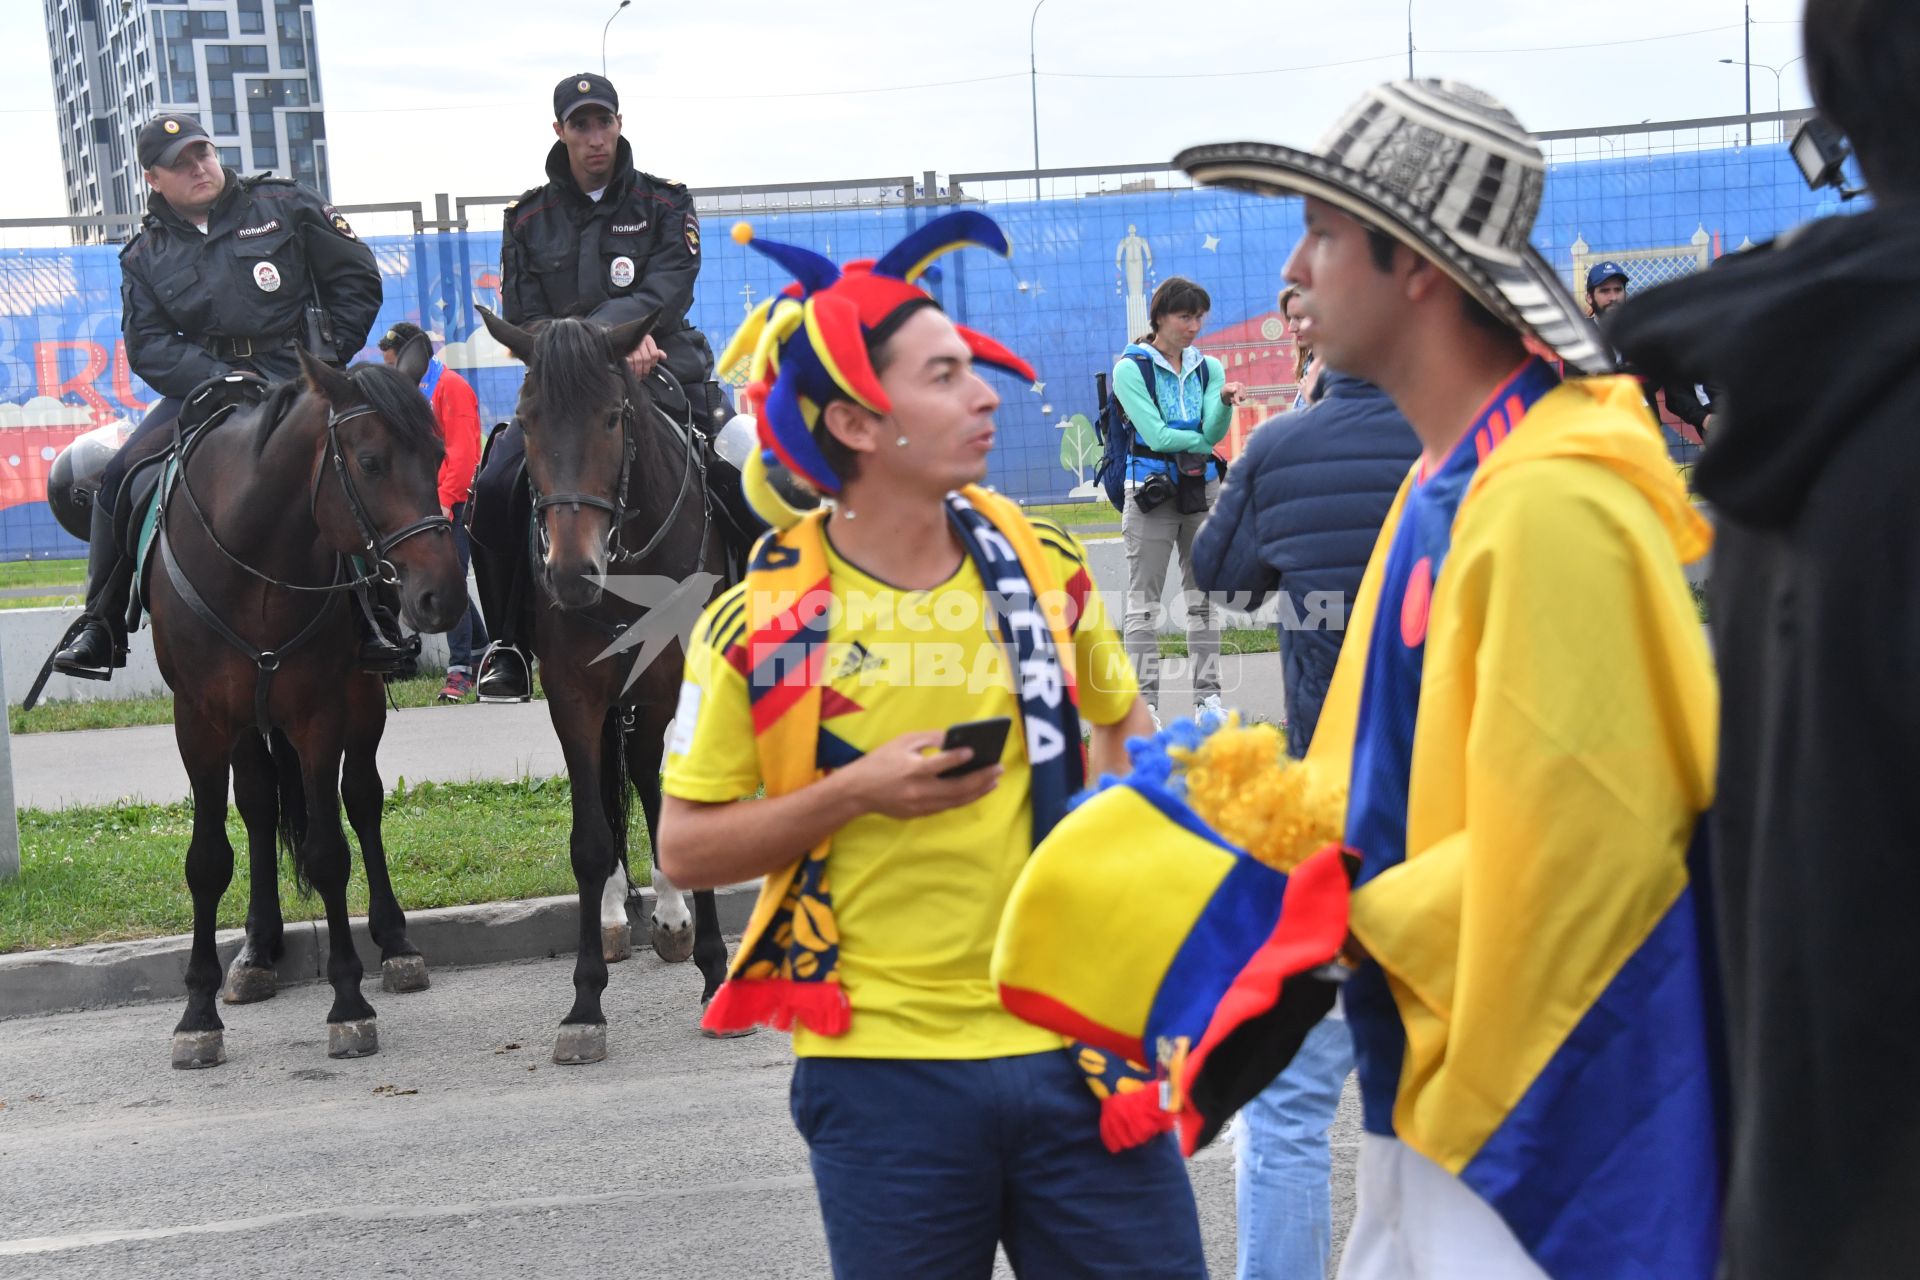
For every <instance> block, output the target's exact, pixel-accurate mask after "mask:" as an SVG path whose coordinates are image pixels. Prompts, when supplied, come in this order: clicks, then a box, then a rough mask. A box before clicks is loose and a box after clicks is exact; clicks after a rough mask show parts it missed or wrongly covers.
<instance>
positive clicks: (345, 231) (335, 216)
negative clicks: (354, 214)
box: [320, 205, 360, 240]
mask: <svg viewBox="0 0 1920 1280" xmlns="http://www.w3.org/2000/svg"><path fill="white" fill-rule="evenodd" d="M320 212H321V214H322V215H323V216H324V217H325V218H326V220H327V221H328V222H329V223H331V224H332V226H333V229H334V230H335V231H337V232H339V233H340V234H341V235H343V236H345V237H346V238H347V239H349V240H358V239H359V238H360V237H359V236H356V235H355V234H353V228H352V227H350V226H348V225H347V220H346V218H345V216H344V215H342V214H341V212H340V211H339V210H338V209H336V208H334V207H333V206H332V205H328V206H327V207H326V208H324V209H322V210H321V211H320Z"/></svg>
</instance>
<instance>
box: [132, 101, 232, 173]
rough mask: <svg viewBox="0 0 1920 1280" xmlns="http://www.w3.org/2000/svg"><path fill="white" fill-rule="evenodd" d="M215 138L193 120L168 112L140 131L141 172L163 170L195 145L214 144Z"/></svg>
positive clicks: (149, 122)
mask: <svg viewBox="0 0 1920 1280" xmlns="http://www.w3.org/2000/svg"><path fill="white" fill-rule="evenodd" d="M212 141H213V139H212V138H210V137H208V136H207V131H206V130H205V129H204V128H202V127H201V124H200V122H199V121H198V120H195V119H194V118H193V117H192V116H183V115H177V114H174V113H172V112H169V113H168V114H166V115H163V116H155V117H154V118H153V119H152V120H149V121H148V122H147V123H146V124H145V125H144V126H143V127H142V128H141V130H140V139H139V144H138V149H139V152H140V167H141V168H142V169H162V168H165V167H166V166H167V165H170V164H172V163H173V162H174V160H175V159H177V158H178V157H179V155H180V153H181V152H182V151H185V150H186V149H187V148H188V147H189V146H191V145H192V144H194V143H196V142H206V143H209V144H211V143H212Z"/></svg>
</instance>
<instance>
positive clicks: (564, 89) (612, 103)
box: [553, 71, 620, 121]
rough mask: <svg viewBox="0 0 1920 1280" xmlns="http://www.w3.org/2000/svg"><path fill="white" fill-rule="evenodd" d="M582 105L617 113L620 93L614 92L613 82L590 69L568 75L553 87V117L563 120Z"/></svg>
mask: <svg viewBox="0 0 1920 1280" xmlns="http://www.w3.org/2000/svg"><path fill="white" fill-rule="evenodd" d="M582 107H605V108H606V109H607V110H609V111H611V112H613V113H614V114H615V115H618V114H619V112H620V95H619V94H618V93H616V92H614V88H613V82H612V81H610V80H608V79H607V78H606V77H605V76H597V75H595V74H593V72H591V71H582V72H581V73H580V74H579V75H576V76H568V77H567V78H566V79H565V80H562V81H561V82H560V83H559V84H557V85H555V86H554V87H553V118H554V119H555V120H560V121H565V120H566V118H567V117H568V116H570V115H572V114H573V113H574V112H576V111H578V110H579V109H580V108H582Z"/></svg>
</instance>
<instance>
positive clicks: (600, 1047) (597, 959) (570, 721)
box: [547, 685, 624, 1066]
mask: <svg viewBox="0 0 1920 1280" xmlns="http://www.w3.org/2000/svg"><path fill="white" fill-rule="evenodd" d="M547 711H548V714H549V715H550V716H551V717H552V719H553V728H554V732H555V734H556V735H558V737H559V739H560V749H561V752H562V753H563V754H564V755H565V756H566V761H567V778H568V781H569V782H570V784H571V790H572V793H573V831H572V834H571V835H570V837H569V839H568V852H569V854H570V856H571V858H572V861H573V878H574V881H575V883H576V884H577V885H578V886H579V892H580V943H579V950H578V954H577V955H576V957H575V960H574V966H573V1007H572V1008H571V1009H569V1010H568V1011H567V1016H566V1017H565V1018H562V1019H561V1020H560V1033H559V1035H558V1037H557V1038H556V1039H555V1040H554V1045H553V1060H554V1061H555V1062H557V1063H559V1064H561V1065H562V1066H580V1065H583V1064H585V1063H589V1062H599V1061H601V1060H603V1059H604V1058H605V1057H606V1056H607V1017H606V1014H605V1013H604V1012H602V1010H601V1007H600V993H601V992H603V991H605V990H606V989H607V961H606V956H605V954H604V953H603V951H602V949H601V937H600V904H601V901H602V897H603V895H604V894H605V892H606V887H607V879H608V877H609V876H610V875H611V874H612V872H613V869H614V867H615V866H616V865H618V862H619V859H618V858H617V857H616V856H615V854H614V848H615V837H614V833H613V830H612V828H611V827H610V826H609V825H608V822H607V801H606V797H605V795H604V793H603V787H604V786H605V784H606V782H607V779H606V778H605V777H603V776H602V772H601V768H602V765H603V764H604V763H605V760H606V747H607V743H606V737H607V736H608V731H607V726H608V725H609V724H610V723H611V722H612V717H611V716H610V715H609V713H608V710H607V707H606V704H605V703H603V702H601V701H599V700H598V699H596V698H588V697H583V696H580V695H578V694H568V693H563V692H562V691H561V690H560V689H558V688H557V687H555V686H554V685H549V686H548V691H547ZM623 784H624V780H623Z"/></svg>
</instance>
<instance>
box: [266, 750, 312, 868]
mask: <svg viewBox="0 0 1920 1280" xmlns="http://www.w3.org/2000/svg"><path fill="white" fill-rule="evenodd" d="M268 747H269V749H270V751H271V752H272V755H273V772H274V787H275V790H277V791H278V792H279V795H280V804H279V814H278V817H277V819H276V822H277V825H278V826H279V829H280V851H281V852H282V853H283V854H285V855H286V858H287V867H288V869H289V870H290V871H292V872H293V883H294V886H295V887H296V888H297V889H299V891H300V892H301V893H302V894H306V893H309V892H311V891H312V889H313V885H312V884H311V883H310V882H309V881H308V880H307V864H306V863H305V862H304V861H303V860H302V857H301V850H302V849H303V848H305V846H306V843H307V789H306V784H305V783H304V782H303V781H302V780H301V777H300V755H299V753H298V752H296V751H295V750H294V749H293V744H292V743H291V742H289V741H287V735H286V734H284V733H282V732H280V730H278V729H275V730H274V731H273V735H272V737H271V738H269V739H268Z"/></svg>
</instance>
